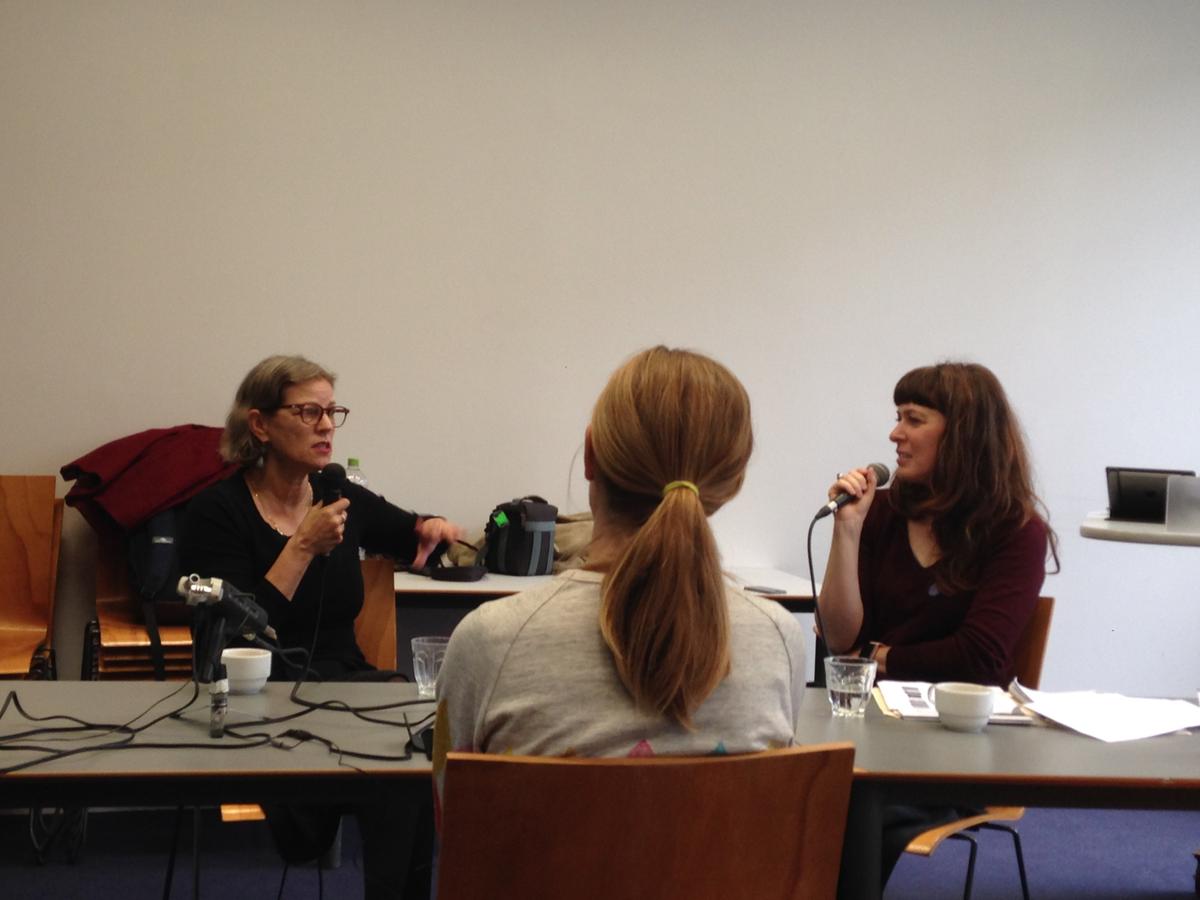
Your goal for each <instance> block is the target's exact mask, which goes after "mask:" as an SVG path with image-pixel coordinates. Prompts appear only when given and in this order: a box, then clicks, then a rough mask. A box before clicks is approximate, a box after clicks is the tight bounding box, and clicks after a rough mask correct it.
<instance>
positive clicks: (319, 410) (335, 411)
mask: <svg viewBox="0 0 1200 900" xmlns="http://www.w3.org/2000/svg"><path fill="white" fill-rule="evenodd" d="M278 408H279V409H286V410H288V411H290V412H291V413H292V415H296V416H299V417H300V421H301V422H303V423H304V424H305V425H316V424H317V423H318V422H320V421H321V416H329V421H330V422H332V423H333V427H334V428H341V427H342V426H343V425H345V424H346V416H348V415H350V410H348V409H347V408H346V407H344V406H321V405H320V404H318V403H284V404H283V405H282V406H280V407H278Z"/></svg>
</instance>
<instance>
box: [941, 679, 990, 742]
mask: <svg viewBox="0 0 1200 900" xmlns="http://www.w3.org/2000/svg"><path fill="white" fill-rule="evenodd" d="M930 695H931V699H932V700H933V705H934V707H935V708H936V709H937V712H938V718H939V719H940V720H941V722H942V724H943V725H945V726H946V727H947V728H949V729H950V730H951V731H968V732H975V731H983V726H985V725H986V724H987V722H988V717H989V716H991V714H992V702H993V699H994V697H993V694H992V689H991V688H990V687H987V686H985V685H982V684H968V683H967V682H965V681H943V682H941V683H940V684H935V685H934V686H933V687H932V688H931V689H930Z"/></svg>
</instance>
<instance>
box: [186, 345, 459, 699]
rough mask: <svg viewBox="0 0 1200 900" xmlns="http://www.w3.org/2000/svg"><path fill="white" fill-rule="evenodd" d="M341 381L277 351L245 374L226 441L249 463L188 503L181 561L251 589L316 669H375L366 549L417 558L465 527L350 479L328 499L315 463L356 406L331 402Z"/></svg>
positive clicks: (335, 675) (327, 454)
mask: <svg viewBox="0 0 1200 900" xmlns="http://www.w3.org/2000/svg"><path fill="white" fill-rule="evenodd" d="M335 380H336V379H335V376H334V375H333V373H332V372H330V371H329V370H327V369H325V368H323V367H322V366H319V365H317V364H316V363H314V362H311V361H309V360H307V359H305V358H304V357H302V356H271V357H268V358H267V359H264V360H263V361H262V362H260V363H259V364H258V365H256V366H255V367H254V368H253V369H251V370H250V372H249V373H248V374H247V375H246V377H245V378H244V379H242V383H241V386H240V387H239V388H238V391H237V396H236V397H235V399H234V402H233V407H232V409H230V411H229V417H228V419H227V420H226V422H225V433H224V435H223V436H222V439H221V453H222V455H223V456H224V457H225V459H227V460H229V461H231V462H236V463H238V464H240V466H241V470H240V471H239V472H238V473H237V474H236V475H234V476H233V477H232V478H229V479H227V480H226V481H223V482H220V483H219V484H216V485H213V486H212V487H211V488H209V489H208V490H206V491H204V492H203V493H201V494H200V495H198V496H197V497H196V498H195V499H194V500H193V501H192V502H191V504H190V505H189V507H188V513H187V517H186V519H185V522H184V528H183V539H182V542H181V562H182V564H183V569H184V571H187V572H196V573H198V574H199V575H201V576H203V577H206V578H211V577H219V578H224V579H225V580H227V581H228V582H229V583H230V584H232V585H234V586H236V587H238V588H240V589H242V590H244V591H249V592H251V593H253V594H254V595H255V597H256V599H257V600H258V602H259V604H260V605H261V606H262V607H263V609H265V610H266V611H267V615H268V616H269V617H270V621H271V624H272V625H273V626H274V628H275V630H276V631H277V632H278V633H279V638H280V643H281V645H282V646H284V647H296V648H303V649H304V651H306V652H311V654H312V658H311V659H310V660H308V661H307V665H308V667H309V669H310V670H311V671H312V672H313V673H314V674H315V675H317V676H318V677H320V678H322V679H344V678H371V677H373V673H372V670H371V666H370V665H369V664H368V663H367V661H366V659H365V658H364V657H363V654H362V651H361V650H360V649H359V647H358V644H357V643H356V642H355V639H354V620H355V618H356V617H357V616H358V613H359V611H360V610H361V609H362V603H363V583H362V571H361V569H360V568H359V565H358V558H359V554H358V551H359V548H360V547H362V548H365V549H366V550H368V551H370V552H374V553H383V554H386V555H388V556H393V557H396V558H400V559H411V560H412V561H413V562H414V563H415V564H417V565H420V564H422V563H424V561H425V558H426V557H427V556H428V555H429V553H430V552H431V551H432V550H433V548H434V547H436V546H437V545H438V543H439V542H441V541H452V540H454V539H456V538H457V537H458V536H459V534H460V531H459V529H458V528H457V527H456V526H454V525H452V524H450V523H449V522H447V521H446V520H444V519H438V518H424V517H421V516H418V515H416V514H415V513H411V512H408V511H407V510H404V509H400V508H399V507H397V506H394V505H392V504H391V503H388V502H387V501H385V500H384V499H383V498H382V497H379V496H377V495H375V494H373V493H371V492H370V491H368V490H365V489H364V488H361V487H359V486H358V485H355V484H351V483H348V482H347V483H343V484H341V485H340V492H341V494H342V496H341V497H340V499H332V498H331V499H329V500H328V502H325V498H323V497H322V493H321V490H320V487H319V485H320V482H319V480H318V473H319V472H320V471H321V470H322V469H323V468H324V467H325V466H326V465H327V464H328V463H329V462H330V461H331V459H332V458H333V436H334V430H335V429H337V428H338V427H339V426H341V425H342V424H343V423H344V422H345V421H346V417H347V416H348V415H349V412H350V411H349V410H348V409H347V408H346V407H344V406H340V405H338V404H337V403H336V401H335V400H334V389H333V388H334V382H335ZM299 665H300V668H297V669H296V670H295V671H294V672H288V671H285V670H284V669H283V668H282V667H281V664H280V663H279V662H278V661H277V663H276V666H275V670H274V673H275V675H276V676H287V675H293V676H295V675H300V674H301V673H302V672H304V669H303V665H304V663H303V662H300V663H299Z"/></svg>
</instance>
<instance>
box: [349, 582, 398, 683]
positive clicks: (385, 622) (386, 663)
mask: <svg viewBox="0 0 1200 900" xmlns="http://www.w3.org/2000/svg"><path fill="white" fill-rule="evenodd" d="M395 572H396V568H395V565H394V564H393V563H392V561H391V560H390V559H384V558H376V559H364V560H363V561H362V577H363V608H362V611H361V612H360V613H359V614H358V618H357V619H355V620H354V639H355V640H356V641H358V646H359V648H360V649H361V650H362V652H363V656H365V657H366V658H367V662H369V663H370V664H371V665H373V666H374V667H375V668H377V669H381V670H392V669H395V668H396V582H395Z"/></svg>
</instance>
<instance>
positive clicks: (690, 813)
mask: <svg viewBox="0 0 1200 900" xmlns="http://www.w3.org/2000/svg"><path fill="white" fill-rule="evenodd" d="M853 764H854V747H853V745H852V744H849V743H845V744H823V745H817V746H809V747H790V748H787V749H784V750H772V751H767V752H765V753H754V754H747V755H744V756H708V757H699V758H696V757H655V758H649V759H579V758H570V759H561V758H552V757H528V756H492V755H486V754H475V753H450V754H449V755H448V757H447V764H446V780H445V794H444V798H445V799H444V806H443V810H444V814H443V820H442V821H443V825H442V845H441V846H442V849H441V857H440V863H439V872H438V897H439V900H468V898H470V900H473V898H478V897H488V898H490V900H505V898H523V900H538V898H545V900H557V898H561V897H571V898H572V900H611V898H613V897H687V898H689V900H708V898H711V900H729V898H731V897H754V898H755V900H785V898H786V900H797V898H822V897H833V896H834V892H835V890H836V888H837V878H838V860H839V857H840V855H841V849H842V838H843V836H844V833H845V825H846V811H847V807H848V804H849V801H850V782H851V778H852V767H853Z"/></svg>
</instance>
